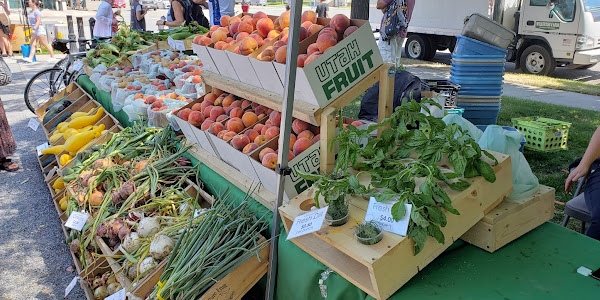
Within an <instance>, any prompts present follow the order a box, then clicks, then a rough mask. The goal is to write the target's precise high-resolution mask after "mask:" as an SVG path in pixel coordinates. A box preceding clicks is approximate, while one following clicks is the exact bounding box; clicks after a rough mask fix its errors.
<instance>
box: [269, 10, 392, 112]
mask: <svg viewBox="0 0 600 300" xmlns="http://www.w3.org/2000/svg"><path fill="white" fill-rule="evenodd" d="M350 25H354V26H358V27H359V28H358V29H357V30H356V31H355V32H354V33H352V34H351V35H349V36H348V37H346V38H345V39H343V40H341V41H340V42H339V43H338V44H337V45H335V46H334V47H332V48H330V49H328V50H327V51H326V52H325V53H324V54H323V55H321V56H320V57H319V58H317V59H315V60H314V61H313V62H312V63H310V64H309V65H308V66H305V67H304V68H297V69H296V92H297V97H296V99H297V100H300V101H304V102H307V103H309V104H312V105H315V106H319V107H325V106H327V105H328V104H329V103H331V101H333V100H335V99H337V98H338V97H339V96H341V95H343V94H344V93H345V92H346V91H348V90H349V89H350V88H351V87H353V86H354V85H355V83H357V82H359V81H360V80H362V79H363V78H365V77H366V76H367V75H369V74H370V73H371V72H373V71H375V70H376V69H377V68H378V67H379V66H380V65H381V64H383V59H382V58H381V54H380V53H379V49H378V48H377V43H376V42H375V38H374V36H373V32H372V31H371V26H370V25H369V23H368V21H365V20H351V21H350ZM316 40H317V34H314V35H312V36H310V37H308V38H306V39H305V40H303V41H302V43H300V49H299V50H300V51H299V53H306V49H307V48H308V45H310V44H312V43H314V42H315V41H316ZM273 65H274V66H275V69H276V70H277V73H278V75H279V78H280V80H281V82H285V65H283V64H280V63H277V62H274V63H273ZM257 73H259V72H257Z"/></svg>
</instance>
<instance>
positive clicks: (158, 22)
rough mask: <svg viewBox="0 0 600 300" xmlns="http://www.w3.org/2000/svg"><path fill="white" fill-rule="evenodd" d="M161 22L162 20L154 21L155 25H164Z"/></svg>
mask: <svg viewBox="0 0 600 300" xmlns="http://www.w3.org/2000/svg"><path fill="white" fill-rule="evenodd" d="M163 22H164V21H163V20H158V21H156V26H163V25H165V24H164V23H163Z"/></svg>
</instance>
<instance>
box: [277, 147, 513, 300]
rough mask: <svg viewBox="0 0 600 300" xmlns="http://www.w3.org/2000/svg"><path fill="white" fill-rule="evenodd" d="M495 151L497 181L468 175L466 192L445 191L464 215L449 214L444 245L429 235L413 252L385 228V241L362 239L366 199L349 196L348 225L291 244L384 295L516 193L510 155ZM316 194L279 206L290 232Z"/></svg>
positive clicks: (404, 240) (368, 290)
mask: <svg viewBox="0 0 600 300" xmlns="http://www.w3.org/2000/svg"><path fill="white" fill-rule="evenodd" d="M493 154H494V156H495V157H496V158H497V159H498V161H499V164H498V165H496V166H494V167H493V169H494V172H495V174H496V182H494V183H489V182H487V181H485V180H484V179H483V178H482V177H476V178H471V179H469V181H470V183H471V186H470V187H469V188H468V189H466V190H464V191H461V192H459V191H452V190H449V189H446V192H447V193H448V195H449V196H450V198H451V199H452V205H453V206H454V207H455V208H456V209H457V210H458V211H459V212H460V215H458V216H457V215H453V214H450V213H448V212H446V217H447V220H448V224H447V225H446V227H444V228H442V232H443V233H444V235H445V237H446V242H445V244H439V243H438V242H437V241H435V240H434V239H433V238H429V239H428V240H427V242H426V243H425V247H424V249H423V250H422V251H421V252H420V253H419V254H418V255H416V256H415V255H414V252H413V246H414V242H413V241H412V240H411V239H408V238H405V237H402V236H400V235H396V234H392V233H389V232H384V233H383V240H382V241H381V242H379V243H377V244H375V245H372V246H366V245H362V244H360V243H358V242H357V241H356V240H355V238H354V230H353V228H354V226H356V224H357V223H359V222H361V221H362V220H364V217H365V214H366V209H367V207H368V200H365V199H364V198H362V197H352V196H349V197H348V199H349V200H350V203H351V205H350V220H349V221H348V223H346V224H345V225H343V226H340V227H325V228H323V229H322V230H320V231H318V232H315V233H311V234H308V235H304V236H301V237H298V238H295V239H293V240H292V242H293V243H294V244H296V245H297V246H298V247H300V248H301V249H303V250H304V251H306V252H307V253H308V254H310V255H311V256H313V257H315V258H316V259H318V260H319V261H320V262H322V263H323V264H325V265H327V266H328V267H329V268H331V269H333V270H334V271H335V272H337V273H338V274H340V275H341V276H343V277H344V278H345V279H347V280H348V281H350V282H351V283H352V284H354V285H356V286H357V287H359V288H361V289H362V290H363V291H365V292H366V293H368V294H369V295H371V296H372V297H374V298H376V299H386V298H388V297H390V296H391V295H392V294H394V293H395V292H396V291H397V290H398V289H399V288H400V287H402V286H403V285H404V284H405V283H406V282H408V281H409V280H410V279H411V278H412V277H413V276H414V275H416V274H417V273H418V272H419V271H420V270H422V269H423V268H425V266H427V265H428V264H429V263H430V262H432V261H433V260H434V259H435V258H436V257H437V256H439V255H440V254H441V253H442V252H444V250H446V249H447V248H448V247H450V245H452V243H453V242H454V241H455V240H456V239H458V238H460V236H461V235H463V234H464V233H465V232H467V231H468V230H469V228H471V227H472V226H473V225H475V224H476V223H477V222H478V221H479V220H481V218H483V216H484V214H485V211H486V210H488V209H489V208H490V207H494V206H495V205H498V203H500V201H502V199H503V198H504V197H505V196H507V195H509V194H510V193H511V192H512V173H511V162H510V157H508V156H507V155H503V154H499V153H493ZM314 192H315V190H314V189H313V188H311V189H309V190H308V191H306V192H304V193H302V194H300V195H299V196H298V197H296V198H294V199H292V200H291V201H290V203H288V204H284V205H283V206H281V208H280V212H281V217H282V220H283V223H284V226H285V229H286V230H287V231H288V232H289V230H290V228H291V226H292V223H293V221H294V218H295V217H296V216H298V215H301V214H303V213H306V212H307V211H308V210H310V207H311V206H312V205H311V203H314Z"/></svg>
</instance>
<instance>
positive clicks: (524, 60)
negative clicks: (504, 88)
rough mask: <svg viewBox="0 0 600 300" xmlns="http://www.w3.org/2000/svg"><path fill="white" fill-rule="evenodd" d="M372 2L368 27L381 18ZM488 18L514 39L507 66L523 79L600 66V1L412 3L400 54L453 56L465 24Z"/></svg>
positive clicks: (423, 0) (426, 57) (421, 0)
mask: <svg viewBox="0 0 600 300" xmlns="http://www.w3.org/2000/svg"><path fill="white" fill-rule="evenodd" d="M376 2H377V1H376V0H370V9H369V21H370V23H371V25H372V27H374V28H379V27H380V23H381V17H382V15H383V14H382V12H381V11H380V10H378V9H376V8H375V4H376ZM473 13H479V14H482V15H484V16H488V17H489V18H491V19H493V20H494V21H496V22H498V23H500V24H502V25H503V26H505V27H506V28H509V29H511V30H513V31H514V32H515V33H517V35H516V37H515V39H514V41H513V42H512V44H511V45H510V46H509V47H508V54H507V56H506V59H507V61H514V62H515V64H516V67H517V68H521V70H522V71H523V72H525V73H530V74H540V75H547V74H550V73H552V72H553V71H554V69H555V68H556V67H557V66H567V65H572V67H574V68H589V67H592V66H594V65H595V64H596V63H598V62H599V61H600V0H454V1H450V0H416V4H415V7H414V10H413V13H412V18H411V21H410V24H409V27H408V36H407V40H406V44H405V48H404V53H405V55H406V56H407V57H409V58H413V59H421V60H431V59H432V58H433V57H434V56H435V53H436V51H437V50H442V51H443V50H446V49H449V50H450V51H451V52H452V51H453V50H454V45H455V44H456V36H457V35H460V33H461V32H462V28H463V24H464V20H465V18H466V17H468V16H470V15H471V14H473Z"/></svg>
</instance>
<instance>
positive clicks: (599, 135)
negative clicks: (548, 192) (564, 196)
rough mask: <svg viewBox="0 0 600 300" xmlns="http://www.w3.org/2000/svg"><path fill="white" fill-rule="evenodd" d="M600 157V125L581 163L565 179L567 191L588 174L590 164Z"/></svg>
mask: <svg viewBox="0 0 600 300" xmlns="http://www.w3.org/2000/svg"><path fill="white" fill-rule="evenodd" d="M598 157H600V127H598V128H597V129H596V132H594V135H592V139H590V143H589V145H588V147H587V149H586V150H585V154H584V155H583V157H582V158H581V162H580V163H579V165H578V166H577V167H576V168H575V169H573V171H571V173H569V176H568V177H567V180H566V181H565V192H567V193H568V192H570V191H571V188H572V187H573V183H574V182H577V180H579V178H581V177H583V176H585V175H587V173H588V171H589V170H590V165H591V164H592V162H594V160H596V159H597V158H598Z"/></svg>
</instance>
